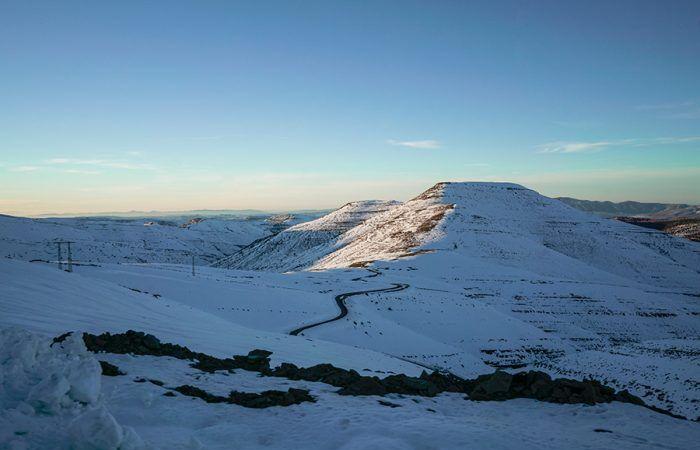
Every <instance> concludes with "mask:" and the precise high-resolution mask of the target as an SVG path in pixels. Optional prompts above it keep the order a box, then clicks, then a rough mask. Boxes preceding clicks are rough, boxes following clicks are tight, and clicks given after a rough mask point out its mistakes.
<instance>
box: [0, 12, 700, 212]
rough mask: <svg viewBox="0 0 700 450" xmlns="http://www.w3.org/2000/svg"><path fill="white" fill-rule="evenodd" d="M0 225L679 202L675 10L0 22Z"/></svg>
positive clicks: (690, 118)
mask: <svg viewBox="0 0 700 450" xmlns="http://www.w3.org/2000/svg"><path fill="white" fill-rule="evenodd" d="M0 69H1V70H0V212H5V213H11V214H27V215H30V214H40V213H46V212H80V213H82V212H97V211H126V210H152V209H159V210H181V209H195V208H219V209H221V208H258V209H297V208H327V207H334V206H338V205H339V204H342V203H343V202H345V201H349V200H358V199H363V198H397V199H406V198H409V197H411V196H413V195H416V194H418V193H419V192H420V191H422V190H424V189H425V188H427V187H429V186H430V185H432V184H434V183H435V182H437V181H441V180H494V181H514V182H519V183H522V184H525V185H526V186H528V187H531V188H534V189H537V190H539V191H540V192H542V193H543V194H545V195H551V196H554V195H569V196H575V197H579V198H590V199H610V200H625V199H632V200H640V201H666V202H689V203H700V2H697V1H671V2H668V1H657V2H646V1H615V2H608V1H605V2H603V1H601V2H596V1H587V2H579V1H576V2H573V1H572V2H568V1H551V2H547V1H538V2H526V1H513V2H509V1H502V2H493V1H490V2H486V1H485V2H466V1H425V2H411V1H400V2H399V1H396V2H384V1H355V2H329V1H319V2H305V1H298V2H297V1H284V2H258V1H251V2H235V1H192V2H182V1H167V2H165V1H163V2H158V1H151V2H136V1H120V2H88V1H84V2H73V1H62V2H55V1H47V2H40V1H8V0H3V1H2V2H0Z"/></svg>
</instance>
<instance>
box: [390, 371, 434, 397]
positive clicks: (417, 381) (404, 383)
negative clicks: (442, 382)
mask: <svg viewBox="0 0 700 450" xmlns="http://www.w3.org/2000/svg"><path fill="white" fill-rule="evenodd" d="M381 383H382V384H383V385H384V387H385V388H386V390H387V392H391V393H394V394H405V395H421V396H424V397H435V396H436V395H437V394H439V393H440V389H439V388H438V387H437V386H435V385H434V384H433V383H432V382H431V381H429V380H426V379H423V378H415V377H409V376H406V375H403V374H401V375H389V376H388V377H386V378H384V379H382V380H381Z"/></svg>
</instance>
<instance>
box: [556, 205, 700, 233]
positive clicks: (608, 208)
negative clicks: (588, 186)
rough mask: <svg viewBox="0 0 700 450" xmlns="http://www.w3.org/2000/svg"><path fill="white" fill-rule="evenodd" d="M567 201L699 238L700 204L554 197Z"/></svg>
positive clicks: (619, 218) (667, 230)
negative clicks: (603, 200) (600, 200)
mask: <svg viewBox="0 0 700 450" xmlns="http://www.w3.org/2000/svg"><path fill="white" fill-rule="evenodd" d="M558 200H560V201H562V202H564V203H566V204H567V205H569V206H571V207H573V208H576V209H580V210H581V211H586V212H589V213H593V214H596V215H598V216H602V217H610V218H615V219H618V220H621V221H623V222H627V223H631V224H634V225H638V226H640V227H644V228H651V229H653V230H659V231H663V232H664V233H668V234H672V235H674V236H678V237H683V238H686V239H690V240H692V241H700V205H686V204H682V203H680V204H673V203H640V202H620V203H614V202H599V201H593V200H579V199H576V198H570V197H558Z"/></svg>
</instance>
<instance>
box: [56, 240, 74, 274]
mask: <svg viewBox="0 0 700 450" xmlns="http://www.w3.org/2000/svg"><path fill="white" fill-rule="evenodd" d="M63 244H66V251H67V254H68V260H67V261H66V264H65V271H66V272H72V271H73V253H72V251H71V247H70V245H71V244H74V242H71V241H56V248H57V250H58V255H57V256H58V270H64V268H63V267H64V264H63V263H64V261H63Z"/></svg>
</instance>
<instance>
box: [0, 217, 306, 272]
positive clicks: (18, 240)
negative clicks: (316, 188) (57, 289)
mask: <svg viewBox="0 0 700 450" xmlns="http://www.w3.org/2000/svg"><path fill="white" fill-rule="evenodd" d="M313 217H314V215H309V214H302V215H286V216H284V217H282V216H252V217H238V216H221V217H207V218H203V219H202V218H194V219H193V218H192V217H188V216H184V217H178V216H169V217H157V218H118V217H78V218H53V219H28V218H23V217H12V216H5V215H1V214H0V257H6V258H14V259H22V260H34V259H43V260H48V261H55V260H56V259H57V249H56V244H55V242H54V241H56V240H64V241H73V242H74V244H73V245H72V252H73V255H72V256H73V259H74V260H75V261H79V262H86V263H103V262H104V263H122V262H139V263H179V264H185V263H188V262H190V261H191V257H192V256H193V255H194V256H195V260H196V264H207V263H211V262H214V261H216V260H218V259H221V258H224V257H226V256H228V255H231V254H232V253H235V252H237V251H238V250H240V249H241V248H242V247H245V246H246V245H248V244H250V243H251V242H253V241H255V240H256V239H260V238H263V237H265V236H268V235H270V234H271V233H274V232H279V231H281V229H283V228H285V227H288V226H291V225H294V224H295V223H298V222H299V221H306V220H309V219H310V218H313ZM280 218H281V220H278V219H280ZM65 251H66V248H65V247H64V248H63V252H64V253H63V255H62V257H63V258H64V259H65V258H67V255H66V254H65Z"/></svg>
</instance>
